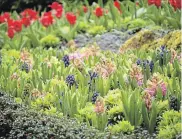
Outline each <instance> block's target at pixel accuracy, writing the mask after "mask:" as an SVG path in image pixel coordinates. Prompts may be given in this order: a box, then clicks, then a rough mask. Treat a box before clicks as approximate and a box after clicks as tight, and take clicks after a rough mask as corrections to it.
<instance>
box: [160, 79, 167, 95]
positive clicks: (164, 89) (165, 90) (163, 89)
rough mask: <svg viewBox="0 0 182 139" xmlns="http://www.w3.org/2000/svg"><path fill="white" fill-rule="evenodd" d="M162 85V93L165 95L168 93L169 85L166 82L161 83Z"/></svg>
mask: <svg viewBox="0 0 182 139" xmlns="http://www.w3.org/2000/svg"><path fill="white" fill-rule="evenodd" d="M160 87H161V89H162V95H163V96H165V95H166V92H167V87H166V84H165V83H164V82H162V83H161V84H160Z"/></svg>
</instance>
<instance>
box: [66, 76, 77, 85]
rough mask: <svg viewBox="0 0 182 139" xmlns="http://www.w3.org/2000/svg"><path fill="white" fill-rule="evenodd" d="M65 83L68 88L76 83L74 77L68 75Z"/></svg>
mask: <svg viewBox="0 0 182 139" xmlns="http://www.w3.org/2000/svg"><path fill="white" fill-rule="evenodd" d="M66 83H67V85H68V86H69V87H71V86H73V85H76V81H75V77H74V75H68V76H67V77H66Z"/></svg>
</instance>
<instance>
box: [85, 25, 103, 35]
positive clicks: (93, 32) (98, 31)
mask: <svg viewBox="0 0 182 139" xmlns="http://www.w3.org/2000/svg"><path fill="white" fill-rule="evenodd" d="M87 32H88V33H89V34H91V35H94V36H95V35H97V34H102V33H104V32H106V29H105V27H104V26H93V27H91V28H89V29H88V30H87Z"/></svg>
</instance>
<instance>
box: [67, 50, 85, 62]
mask: <svg viewBox="0 0 182 139" xmlns="http://www.w3.org/2000/svg"><path fill="white" fill-rule="evenodd" d="M84 56H85V55H84V54H81V53H78V52H77V53H71V54H69V59H70V60H74V59H82V58H83V57H84Z"/></svg>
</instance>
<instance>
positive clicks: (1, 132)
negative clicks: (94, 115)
mask: <svg viewBox="0 0 182 139" xmlns="http://www.w3.org/2000/svg"><path fill="white" fill-rule="evenodd" d="M102 137H103V133H100V132H99V131H98V130H96V129H93V128H88V127H87V126H86V125H84V124H82V125H81V124H78V123H77V122H76V120H74V119H67V118H57V117H50V116H47V115H42V114H40V113H38V112H35V111H33V110H27V108H26V107H24V106H21V105H19V104H16V103H15V102H14V101H13V99H12V98H9V97H8V96H6V95H4V94H3V93H0V138H6V139H21V138H22V139H32V138H40V139H73V138H74V139H81V138H92V139H100V138H102Z"/></svg>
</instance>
